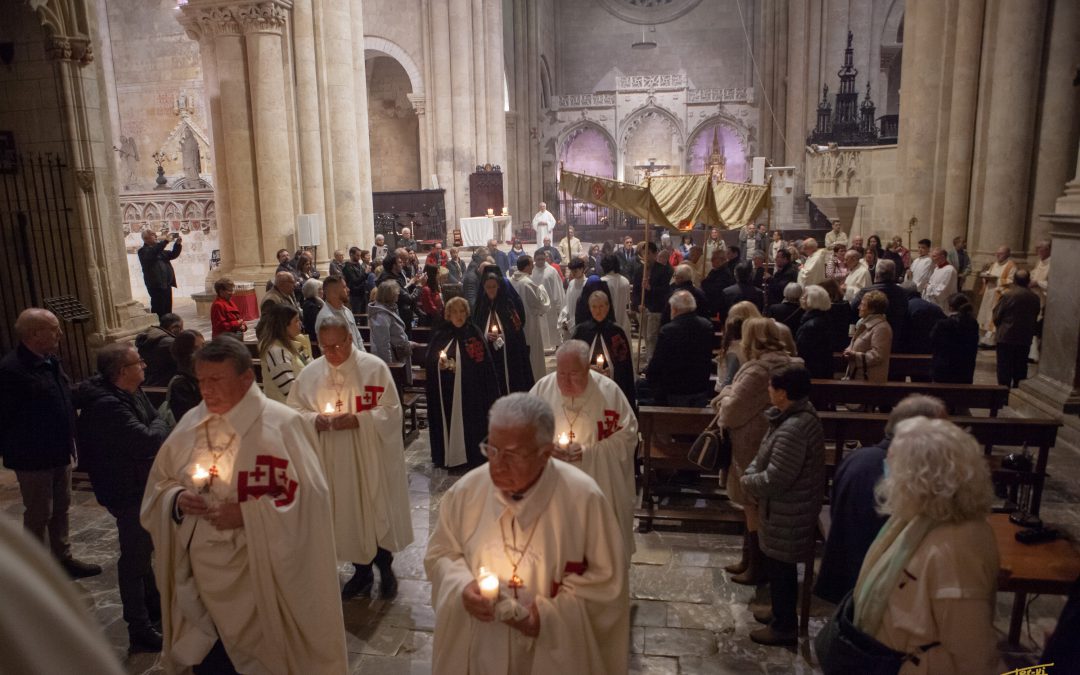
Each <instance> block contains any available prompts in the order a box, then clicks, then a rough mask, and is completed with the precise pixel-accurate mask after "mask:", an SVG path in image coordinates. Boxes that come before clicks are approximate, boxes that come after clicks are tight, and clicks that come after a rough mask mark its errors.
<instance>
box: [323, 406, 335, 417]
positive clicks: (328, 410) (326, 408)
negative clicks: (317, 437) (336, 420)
mask: <svg viewBox="0 0 1080 675" xmlns="http://www.w3.org/2000/svg"><path fill="white" fill-rule="evenodd" d="M323 412H324V413H326V414H328V415H329V414H330V413H332V412H334V404H333V403H327V404H326V407H325V408H323Z"/></svg>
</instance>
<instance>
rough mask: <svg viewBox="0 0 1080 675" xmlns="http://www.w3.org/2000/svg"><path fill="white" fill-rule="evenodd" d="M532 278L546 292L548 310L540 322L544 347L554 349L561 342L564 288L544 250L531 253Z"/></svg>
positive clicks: (564, 298) (564, 302)
mask: <svg viewBox="0 0 1080 675" xmlns="http://www.w3.org/2000/svg"><path fill="white" fill-rule="evenodd" d="M532 280H533V283H535V284H536V285H537V286H540V287H542V288H543V289H544V291H545V292H547V296H548V310H547V312H545V313H544V322H543V324H542V330H543V336H544V349H555V348H556V347H558V346H559V343H560V342H562V339H561V338H560V337H559V312H561V311H562V308H563V306H564V305H565V304H566V290H565V289H564V288H563V282H562V277H560V276H559V273H558V272H556V271H555V268H554V267H552V266H551V265H549V264H548V256H547V254H546V253H545V252H544V251H537V252H536V253H535V254H533V271H532Z"/></svg>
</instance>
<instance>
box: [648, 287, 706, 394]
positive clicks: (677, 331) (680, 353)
mask: <svg viewBox="0 0 1080 675" xmlns="http://www.w3.org/2000/svg"><path fill="white" fill-rule="evenodd" d="M668 303H669V304H670V305H671V317H672V318H671V321H670V322H669V323H668V324H667V325H665V326H664V327H663V328H661V329H660V334H659V336H658V337H657V339H656V353H655V354H653V357H652V359H651V360H650V361H649V366H648V368H646V369H645V379H644V380H640V381H639V382H638V403H639V404H641V405H649V404H652V405H670V406H691V407H703V406H706V405H708V403H709V399H710V398H712V389H711V387H710V383H709V375H710V374H711V373H712V372H713V370H714V369H713V365H712V363H713V361H712V338H713V327H712V322H710V321H709V320H708V319H703V318H702V317H700V316H698V315H697V313H696V310H697V303H696V301H695V300H694V296H693V295H690V293H688V292H686V291H676V292H675V293H674V294H672V296H671V299H670V300H669V301H668ZM646 402H648V403H646Z"/></svg>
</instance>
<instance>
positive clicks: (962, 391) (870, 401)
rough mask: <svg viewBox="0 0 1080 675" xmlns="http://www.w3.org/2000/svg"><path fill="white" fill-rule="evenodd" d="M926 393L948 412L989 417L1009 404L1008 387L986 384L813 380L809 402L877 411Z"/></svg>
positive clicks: (822, 406) (994, 415) (821, 406)
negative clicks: (972, 410) (963, 411)
mask: <svg viewBox="0 0 1080 675" xmlns="http://www.w3.org/2000/svg"><path fill="white" fill-rule="evenodd" d="M911 394H925V395H927V396H934V397H937V398H939V399H941V400H942V402H944V403H945V405H946V406H948V408H949V409H950V410H955V409H957V408H979V409H982V408H986V409H988V410H989V411H990V416H991V417H997V414H998V411H999V410H1000V409H1002V408H1004V407H1005V406H1007V405H1008V404H1009V388H1008V387H1005V386H1001V385H996V384H994V385H987V384H946V383H939V382H864V381H862V380H814V381H813V385H812V386H811V388H810V401H811V402H812V403H813V404H814V407H816V408H817V409H818V410H824V409H826V408H827V407H829V406H831V405H836V404H848V403H859V404H865V405H869V406H872V407H874V408H879V407H881V406H895V405H896V404H897V403H899V402H900V401H901V400H903V399H904V398H905V397H906V396H909V395H911Z"/></svg>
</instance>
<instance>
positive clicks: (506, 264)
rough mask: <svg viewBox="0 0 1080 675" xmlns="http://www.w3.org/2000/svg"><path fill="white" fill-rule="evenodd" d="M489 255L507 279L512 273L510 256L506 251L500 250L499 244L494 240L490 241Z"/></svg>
mask: <svg viewBox="0 0 1080 675" xmlns="http://www.w3.org/2000/svg"><path fill="white" fill-rule="evenodd" d="M488 253H490V254H491V258H492V260H494V261H495V264H496V265H498V266H499V271H500V272H502V273H503V276H504V277H505V276H506V275H507V274H508V273H509V272H510V256H508V255H506V251H500V250H499V242H497V241H495V240H494V239H490V240H488Z"/></svg>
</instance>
